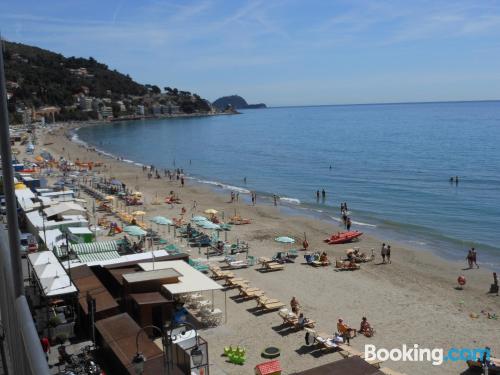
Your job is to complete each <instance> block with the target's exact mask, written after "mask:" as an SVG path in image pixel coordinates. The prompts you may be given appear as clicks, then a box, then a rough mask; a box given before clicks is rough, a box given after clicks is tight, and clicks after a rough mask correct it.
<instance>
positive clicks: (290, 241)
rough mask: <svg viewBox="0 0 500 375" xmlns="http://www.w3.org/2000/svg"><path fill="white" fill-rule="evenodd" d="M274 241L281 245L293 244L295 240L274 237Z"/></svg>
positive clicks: (285, 237)
mask: <svg viewBox="0 0 500 375" xmlns="http://www.w3.org/2000/svg"><path fill="white" fill-rule="evenodd" d="M274 240H275V241H276V242H281V243H295V240H294V239H293V238H291V237H287V236H282V237H276V238H275V239H274Z"/></svg>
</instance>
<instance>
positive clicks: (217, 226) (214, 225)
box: [201, 221, 220, 229]
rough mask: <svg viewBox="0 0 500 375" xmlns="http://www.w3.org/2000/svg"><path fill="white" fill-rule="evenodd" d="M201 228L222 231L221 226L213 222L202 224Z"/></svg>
mask: <svg viewBox="0 0 500 375" xmlns="http://www.w3.org/2000/svg"><path fill="white" fill-rule="evenodd" d="M201 226H202V227H203V228H205V229H220V225H219V224H215V223H212V222H211V221H207V222H206V223H201Z"/></svg>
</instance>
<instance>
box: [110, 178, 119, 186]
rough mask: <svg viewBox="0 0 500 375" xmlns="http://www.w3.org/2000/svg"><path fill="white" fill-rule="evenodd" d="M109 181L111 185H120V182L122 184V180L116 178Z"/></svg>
mask: <svg viewBox="0 0 500 375" xmlns="http://www.w3.org/2000/svg"><path fill="white" fill-rule="evenodd" d="M110 182H111V185H120V186H121V184H122V182H121V181H119V180H117V179H113V180H111V181H110Z"/></svg>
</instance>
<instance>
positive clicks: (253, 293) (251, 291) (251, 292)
mask: <svg viewBox="0 0 500 375" xmlns="http://www.w3.org/2000/svg"><path fill="white" fill-rule="evenodd" d="M263 295H264V291H263V290H260V289H259V288H248V287H247V288H245V287H240V296H242V297H243V298H259V297H261V296H263Z"/></svg>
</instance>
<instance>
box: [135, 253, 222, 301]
mask: <svg viewBox="0 0 500 375" xmlns="http://www.w3.org/2000/svg"><path fill="white" fill-rule="evenodd" d="M139 267H140V268H141V269H142V270H144V271H152V270H153V269H155V270H158V269H163V268H173V269H174V270H176V271H177V272H178V273H180V274H181V275H182V276H180V277H179V282H178V283H175V284H165V285H163V288H165V289H166V290H168V291H169V292H170V293H171V294H181V293H192V292H202V291H206V290H218V289H222V286H221V285H220V284H218V283H216V282H215V281H213V280H212V279H211V278H210V277H208V276H205V275H204V274H203V273H201V272H200V271H198V270H196V269H194V268H193V267H191V266H190V265H189V264H187V263H186V262H184V261H182V260H169V261H163V262H154V264H153V263H139Z"/></svg>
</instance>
